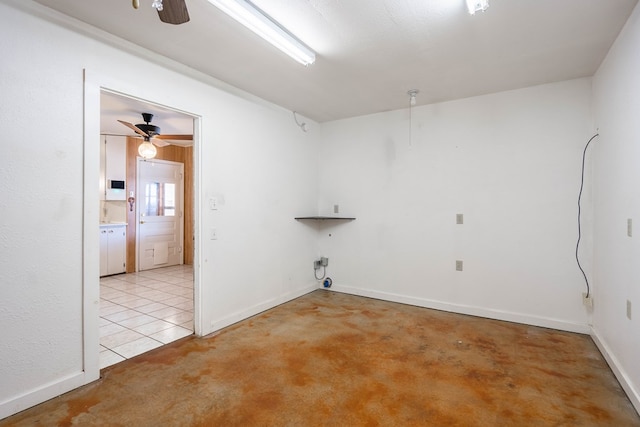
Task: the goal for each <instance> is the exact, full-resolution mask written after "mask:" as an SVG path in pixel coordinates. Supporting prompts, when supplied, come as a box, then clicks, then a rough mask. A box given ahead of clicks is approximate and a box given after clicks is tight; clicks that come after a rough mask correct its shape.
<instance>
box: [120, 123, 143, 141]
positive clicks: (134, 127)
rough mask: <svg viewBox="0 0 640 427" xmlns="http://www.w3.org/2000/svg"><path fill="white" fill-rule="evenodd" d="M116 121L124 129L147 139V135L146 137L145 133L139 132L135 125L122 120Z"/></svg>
mask: <svg viewBox="0 0 640 427" xmlns="http://www.w3.org/2000/svg"><path fill="white" fill-rule="evenodd" d="M118 121H119V122H120V123H122V124H123V125H125V126H126V127H128V128H129V129H131V130H132V131H134V132H135V133H137V134H138V135H142V136H146V137H147V138H148V137H149V135H147V133H146V132H143V131H141V130H140V129H139V128H138V127H137V126H136V125H132V124H131V123H129V122H125V121H124V120H118Z"/></svg>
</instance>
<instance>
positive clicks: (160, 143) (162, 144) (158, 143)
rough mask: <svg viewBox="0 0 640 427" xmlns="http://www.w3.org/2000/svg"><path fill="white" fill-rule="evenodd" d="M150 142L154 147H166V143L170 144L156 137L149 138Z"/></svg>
mask: <svg viewBox="0 0 640 427" xmlns="http://www.w3.org/2000/svg"><path fill="white" fill-rule="evenodd" d="M151 142H152V143H153V145H155V146H156V147H166V146H167V145H171V144H169V143H168V142H166V141H163V140H161V139H159V138H158V137H154V138H151Z"/></svg>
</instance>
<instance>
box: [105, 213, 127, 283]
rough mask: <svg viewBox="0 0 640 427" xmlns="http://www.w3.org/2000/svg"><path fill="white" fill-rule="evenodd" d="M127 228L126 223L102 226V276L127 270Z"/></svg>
mask: <svg viewBox="0 0 640 427" xmlns="http://www.w3.org/2000/svg"><path fill="white" fill-rule="evenodd" d="M126 252H127V228H126V225H124V224H122V225H121V224H118V225H101V226H100V277H102V276H108V275H110V274H118V273H124V272H125V271H126V261H125V260H126Z"/></svg>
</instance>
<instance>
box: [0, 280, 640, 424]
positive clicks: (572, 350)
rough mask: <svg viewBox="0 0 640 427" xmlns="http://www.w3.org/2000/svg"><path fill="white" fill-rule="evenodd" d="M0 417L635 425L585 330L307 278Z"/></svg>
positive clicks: (27, 420) (29, 420)
mask: <svg viewBox="0 0 640 427" xmlns="http://www.w3.org/2000/svg"><path fill="white" fill-rule="evenodd" d="M0 425H1V426H7V425H16V426H33V425H43V426H71V425H77V426H377V425H380V426H410V425H420V426H640V418H639V417H638V414H637V413H636V411H635V410H634V408H633V406H632V405H631V403H630V401H629V400H628V398H627V397H626V396H625V394H624V392H623V390H622V389H621V387H620V385H619V383H618V382H617V381H616V379H615V378H614V376H613V374H612V372H611V370H610V369H609V367H608V366H607V364H606V362H605V361H604V359H603V357H602V355H601V354H600V353H599V352H598V350H597V348H596V346H595V345H594V343H593V342H592V341H591V338H590V337H588V336H586V335H580V334H573V333H567V332H560V331H556V330H550V329H543V328H538V327H532V326H526V325H520V324H513V323H507V322H500V321H495V320H488V319H482V318H477V317H470V316H463V315H458V314H452V313H446V312H441V311H434V310H429V309H424V308H419V307H413V306H409V305H401V304H395V303H390V302H384V301H378V300H373V299H368V298H362V297H356V296H351V295H345V294H339V293H335V292H330V291H324V290H319V291H315V292H313V293H311V294H308V295H305V296H303V297H301V298H298V299H296V300H294V301H291V302H289V303H286V304H283V305H281V306H279V307H276V308H274V309H272V310H269V311H267V312H265V313H263V314H260V315H258V316H255V317H253V318H251V319H248V320H246V321H243V322H240V323H238V324H236V325H234V326H232V327H229V328H227V329H224V330H222V331H221V332H219V333H218V334H216V335H213V336H208V337H204V338H187V339H184V340H181V341H178V342H176V343H173V344H170V345H168V346H165V347H162V348H159V349H156V350H153V351H151V352H149V353H146V354H144V355H141V356H138V357H136V358H133V359H130V360H127V361H125V362H122V363H120V364H118V365H114V366H113V367H110V368H107V369H106V370H104V371H103V377H102V378H101V379H100V380H99V381H96V382H95V383H93V384H89V385H87V386H85V387H82V388H80V389H77V390H74V391H72V392H70V393H67V394H65V395H63V396H60V397H58V398H55V399H53V400H50V401H48V402H45V403H43V404H41V405H38V406H36V407H34V408H31V409H29V410H26V411H24V412H22V413H20V414H17V415H14V416H13V417H10V418H7V419H5V420H3V421H0Z"/></svg>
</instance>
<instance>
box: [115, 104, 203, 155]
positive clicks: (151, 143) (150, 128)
mask: <svg viewBox="0 0 640 427" xmlns="http://www.w3.org/2000/svg"><path fill="white" fill-rule="evenodd" d="M142 119H143V120H144V121H145V123H140V124H137V125H134V124H132V123H129V122H125V121H124V120H118V121H119V122H120V123H122V124H123V125H125V126H126V127H128V128H129V129H131V130H132V131H134V132H135V133H137V134H138V135H140V136H142V137H143V138H144V142H143V143H142V144H140V145H139V146H138V154H140V156H142V157H144V158H145V159H152V158H154V157H155V156H156V154H158V150H157V149H156V146H158V147H165V146H167V145H169V142H167V141H163V140H162V139H161V138H165V139H168V140H178V141H191V140H193V135H164V136H161V135H160V127H158V126H156V125H152V124H151V120H153V114H151V113H142Z"/></svg>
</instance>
